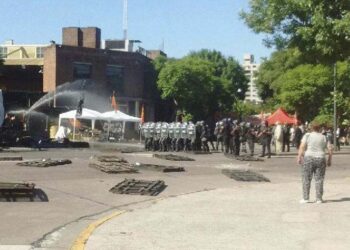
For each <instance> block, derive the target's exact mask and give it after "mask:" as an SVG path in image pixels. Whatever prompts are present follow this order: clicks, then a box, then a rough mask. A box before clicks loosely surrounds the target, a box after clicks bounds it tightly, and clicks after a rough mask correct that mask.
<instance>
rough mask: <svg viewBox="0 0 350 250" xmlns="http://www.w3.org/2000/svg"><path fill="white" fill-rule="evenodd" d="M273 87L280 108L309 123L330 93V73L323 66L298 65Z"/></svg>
mask: <svg viewBox="0 0 350 250" xmlns="http://www.w3.org/2000/svg"><path fill="white" fill-rule="evenodd" d="M274 86H275V88H276V98H277V99H278V100H279V101H280V103H281V106H282V107H284V108H285V109H286V110H287V111H289V112H291V111H292V112H293V111H296V112H297V113H298V116H299V118H301V119H303V120H309V121H310V120H311V119H312V118H313V117H315V116H316V115H317V114H318V113H319V109H320V107H321V106H322V105H323V104H324V100H325V98H326V97H327V96H329V94H330V92H331V91H332V86H333V85H332V71H331V70H330V68H329V67H326V66H323V65H310V64H305V65H300V66H298V67H296V68H294V69H291V70H288V71H287V72H286V73H285V74H283V75H281V76H280V77H279V78H278V79H277V80H276V81H275V82H274Z"/></svg>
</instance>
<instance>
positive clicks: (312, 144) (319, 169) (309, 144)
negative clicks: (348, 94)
mask: <svg viewBox="0 0 350 250" xmlns="http://www.w3.org/2000/svg"><path fill="white" fill-rule="evenodd" d="M320 131H321V126H320V125H319V124H317V123H315V122H314V123H311V132H310V133H306V134H305V135H304V137H303V139H302V140H301V145H300V147H299V152H298V159H297V162H298V164H301V168H302V184H303V199H302V200H301V201H300V203H308V202H310V200H309V194H310V185H311V180H312V177H313V176H314V177H315V183H316V184H315V187H316V203H322V202H323V200H322V196H323V182H324V177H325V173H326V165H327V166H331V164H332V145H331V144H330V143H329V142H328V141H327V138H326V137H325V136H324V135H323V134H322V133H321V132H320ZM326 150H328V159H327V160H326Z"/></svg>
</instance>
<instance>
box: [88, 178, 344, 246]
mask: <svg viewBox="0 0 350 250" xmlns="http://www.w3.org/2000/svg"><path fill="white" fill-rule="evenodd" d="M349 184H350V179H343V180H342V182H341V183H340V182H339V181H338V182H331V183H328V184H327V188H328V189H329V190H332V192H327V194H326V195H325V200H326V202H325V203H323V204H316V203H310V204H299V203H298V201H297V200H295V197H298V196H299V194H300V192H301V191H300V188H301V187H300V183H299V182H292V183H287V184H271V183H261V184H260V183H259V184H252V185H249V184H248V185H241V186H236V187H233V188H230V189H217V190H212V191H202V192H198V193H193V194H187V195H179V196H176V197H170V198H167V199H164V200H159V201H157V202H152V203H150V204H149V205H148V207H146V208H145V207H143V208H140V209H135V210H130V211H127V212H125V213H123V214H121V215H119V216H117V217H114V218H113V219H111V220H109V221H107V222H105V223H104V224H102V225H101V226H99V227H97V228H96V230H95V231H94V232H93V234H92V235H91V236H90V237H89V239H88V241H87V243H86V247H85V249H87V250H95V249H104V250H112V249H113V250H117V249H118V250H119V249H120V250H121V249H134V250H136V249H137V250H141V249H142V250H143V249H144V250H146V249H147V250H149V249H167V250H169V249H174V250H175V249H176V250H178V249H186V250H187V249H201V250H203V249H208V250H209V249H227V250H232V249H235V250H240V249H245V250H247V249H249V250H250V249H256V250H265V249H266V250H273V249H276V250H281V249H283V250H288V249H300V250H301V249H305V250H314V249H315V250H316V249H317V250H322V249H324V250H330V249H331V250H346V249H349V247H350V234H349V232H350V224H349V223H348V219H347V218H349V216H350V210H349V202H350V198H349V196H350V195H349V194H350V185H349Z"/></svg>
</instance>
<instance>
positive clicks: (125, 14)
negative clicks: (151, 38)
mask: <svg viewBox="0 0 350 250" xmlns="http://www.w3.org/2000/svg"><path fill="white" fill-rule="evenodd" d="M123 33H124V40H127V39H128V0H124V8H123Z"/></svg>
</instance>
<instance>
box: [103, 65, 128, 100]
mask: <svg viewBox="0 0 350 250" xmlns="http://www.w3.org/2000/svg"><path fill="white" fill-rule="evenodd" d="M106 78H107V83H108V84H109V85H110V86H111V87H112V89H113V90H115V91H116V92H117V94H123V93H124V68H123V67H122V66H119V65H107V68H106Z"/></svg>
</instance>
